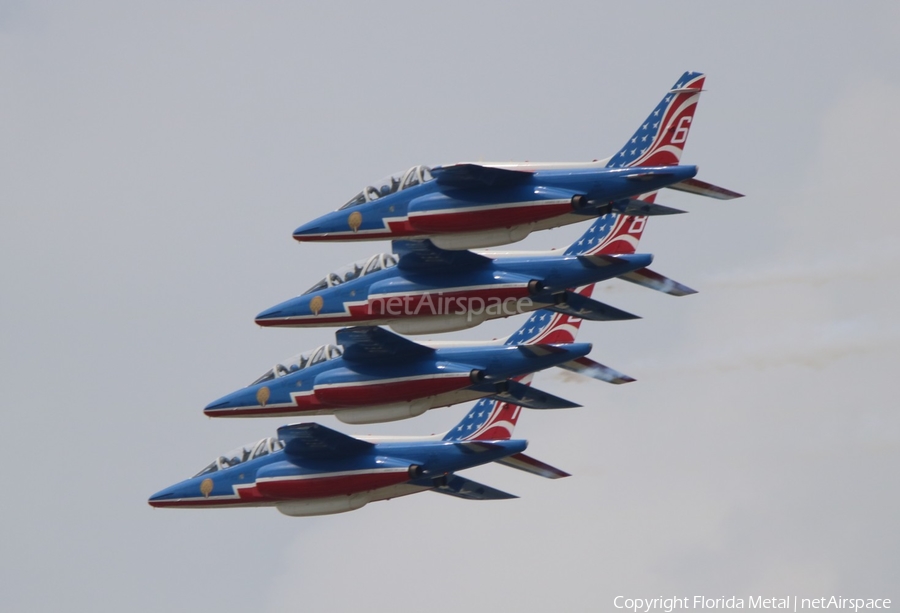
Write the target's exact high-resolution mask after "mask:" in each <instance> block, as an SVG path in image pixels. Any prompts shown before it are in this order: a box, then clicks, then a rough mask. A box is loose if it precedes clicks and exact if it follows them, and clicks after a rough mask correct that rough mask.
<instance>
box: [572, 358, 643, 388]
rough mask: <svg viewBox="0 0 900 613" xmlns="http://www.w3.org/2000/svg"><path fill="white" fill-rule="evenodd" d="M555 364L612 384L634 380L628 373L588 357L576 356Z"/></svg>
mask: <svg viewBox="0 0 900 613" xmlns="http://www.w3.org/2000/svg"><path fill="white" fill-rule="evenodd" d="M557 366H558V367H559V368H564V369H565V370H569V371H572V372H576V373H578V374H579V375H584V376H585V377H590V378H592V379H597V380H598V381H606V382H607V383H612V384H614V385H621V384H622V383H631V382H632V381H634V380H635V379H633V378H631V377H629V376H628V375H624V374H622V373H620V372H619V371H618V370H613V369H612V368H610V367H609V366H604V365H603V364H599V363H597V362H595V361H594V360H592V359H590V358H578V359H575V360H571V361H569V362H565V363H563V364H557Z"/></svg>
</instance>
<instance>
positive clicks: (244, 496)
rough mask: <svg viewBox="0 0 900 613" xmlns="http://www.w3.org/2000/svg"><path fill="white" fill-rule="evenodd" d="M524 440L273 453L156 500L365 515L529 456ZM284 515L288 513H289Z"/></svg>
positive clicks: (172, 490)
mask: <svg viewBox="0 0 900 613" xmlns="http://www.w3.org/2000/svg"><path fill="white" fill-rule="evenodd" d="M527 445H528V444H527V442H526V441H524V440H500V441H479V442H478V443H477V444H474V443H460V442H447V441H420V442H398V443H376V444H374V445H372V446H371V447H370V448H369V449H368V450H367V451H366V452H365V453H361V454H353V455H346V456H343V457H337V458H329V459H313V458H307V457H297V456H294V455H291V454H289V453H288V452H287V451H286V450H281V451H275V452H272V453H267V454H265V455H263V456H261V457H256V458H252V459H248V460H245V461H242V462H239V463H236V464H234V465H232V466H230V467H227V468H223V469H219V470H216V469H211V470H208V471H207V472H203V473H201V474H199V475H197V476H196V477H193V478H191V479H187V480H185V481H181V482H180V483H177V484H175V485H173V486H171V487H168V488H166V489H164V490H162V491H159V492H157V493H156V494H154V495H153V496H151V497H150V500H149V503H150V505H152V506H154V507H193V508H204V507H223V506H225V507H239V506H278V507H279V509H280V510H282V511H283V512H286V513H287V514H290V515H318V514H323V513H336V512H341V511H349V510H352V509H355V508H359V507H361V506H363V505H364V504H366V503H367V502H370V501H372V500H380V499H383V498H387V497H391V498H393V497H396V496H402V495H405V494H412V493H416V492H420V491H424V490H427V489H431V488H432V487H434V480H435V479H436V478H439V477H441V476H442V475H446V474H448V473H452V472H454V471H459V470H463V469H466V468H471V467H473V466H480V465H482V464H485V463H488V462H493V461H495V460H498V459H501V458H504V457H507V456H509V455H512V454H515V453H519V452H521V451H524V450H525V448H526V447H527ZM282 507H284V508H282Z"/></svg>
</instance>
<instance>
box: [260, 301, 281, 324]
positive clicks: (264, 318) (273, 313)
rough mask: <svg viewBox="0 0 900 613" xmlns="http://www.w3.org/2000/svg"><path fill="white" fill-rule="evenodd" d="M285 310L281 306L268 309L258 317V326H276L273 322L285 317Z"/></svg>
mask: <svg viewBox="0 0 900 613" xmlns="http://www.w3.org/2000/svg"><path fill="white" fill-rule="evenodd" d="M284 316H285V315H284V310H283V309H282V308H281V305H279V306H274V307H272V308H271V309H266V310H265V311H263V312H262V313H260V314H259V315H257V316H256V319H255V321H256V324H257V325H259V326H271V325H274V322H273V321H272V320H275V319H278V318H280V317H284Z"/></svg>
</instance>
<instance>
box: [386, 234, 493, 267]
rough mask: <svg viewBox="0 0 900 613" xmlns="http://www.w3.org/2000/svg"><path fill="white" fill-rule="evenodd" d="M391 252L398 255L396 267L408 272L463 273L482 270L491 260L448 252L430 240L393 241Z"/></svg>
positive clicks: (463, 253) (464, 253)
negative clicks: (398, 259)
mask: <svg viewBox="0 0 900 613" xmlns="http://www.w3.org/2000/svg"><path fill="white" fill-rule="evenodd" d="M391 246H392V251H393V252H394V253H396V254H399V255H400V262H399V263H398V264H397V266H398V267H399V268H400V270H404V271H408V272H421V273H430V272H438V273H440V272H463V271H465V270H474V269H478V268H483V267H485V266H487V265H488V264H490V263H491V262H492V260H491V258H488V257H485V256H483V255H478V254H477V253H472V252H471V251H465V250H462V251H448V250H446V249H440V248H439V247H435V245H434V243H432V242H431V241H430V240H427V239H426V240H412V241H394V242H393V243H391Z"/></svg>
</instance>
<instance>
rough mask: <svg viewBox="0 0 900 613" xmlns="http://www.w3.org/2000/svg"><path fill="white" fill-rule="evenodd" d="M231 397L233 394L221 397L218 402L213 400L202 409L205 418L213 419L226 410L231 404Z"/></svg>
mask: <svg viewBox="0 0 900 613" xmlns="http://www.w3.org/2000/svg"><path fill="white" fill-rule="evenodd" d="M232 396H233V394H229V395H228V396H223V397H222V398H219V399H218V400H213V401H212V402H210V403H209V404H208V405H206V406H205V407H204V408H203V413H205V414H206V416H207V417H214V416H215V415H217V414H219V413H221V412H222V411H223V410H225V409H228V408H229V407H231V406H232V404H233V403H232V401H231V397H232Z"/></svg>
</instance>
